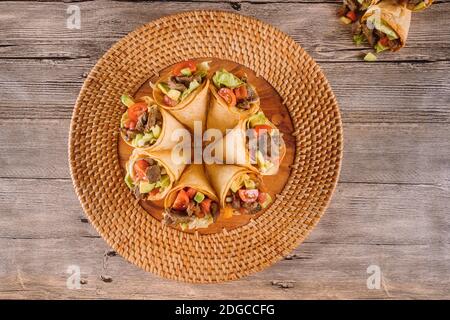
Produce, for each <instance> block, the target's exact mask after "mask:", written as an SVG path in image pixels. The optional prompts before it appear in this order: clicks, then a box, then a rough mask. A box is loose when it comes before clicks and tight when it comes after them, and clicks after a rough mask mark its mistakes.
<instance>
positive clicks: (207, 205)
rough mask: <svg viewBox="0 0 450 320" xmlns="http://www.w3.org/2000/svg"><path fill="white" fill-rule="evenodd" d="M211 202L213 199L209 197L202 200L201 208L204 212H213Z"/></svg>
mask: <svg viewBox="0 0 450 320" xmlns="http://www.w3.org/2000/svg"><path fill="white" fill-rule="evenodd" d="M211 203H212V200H211V199H209V198H205V199H203V201H202V202H200V208H201V209H202V211H203V213H204V214H209V213H210V212H211Z"/></svg>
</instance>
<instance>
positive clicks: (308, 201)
mask: <svg viewBox="0 0 450 320" xmlns="http://www.w3.org/2000/svg"><path fill="white" fill-rule="evenodd" d="M200 57H216V58H221V59H228V60H232V61H235V62H238V63H240V64H242V65H245V66H247V67H249V68H251V69H253V70H255V72H256V73H257V74H258V75H259V76H262V77H264V78H265V79H266V80H267V81H268V82H269V83H270V84H271V85H272V86H273V87H274V88H275V89H276V90H277V91H278V92H279V94H280V95H281V97H282V98H283V101H284V104H285V105H286V106H287V108H288V110H289V112H290V116H291V118H292V120H293V123H294V126H295V132H294V135H295V137H296V153H295V161H294V165H293V167H292V172H291V176H290V178H289V180H288V182H287V184H286V186H285V188H284V190H283V192H282V193H281V194H279V195H278V197H277V198H276V199H275V201H274V203H273V205H272V206H271V207H270V208H269V209H268V210H267V211H266V212H265V213H264V214H263V215H262V216H260V217H259V218H258V219H256V220H255V221H251V223H249V224H247V225H245V226H243V227H240V228H237V229H235V230H232V231H229V232H223V233H217V234H212V235H198V234H188V233H184V232H180V231H177V230H175V229H173V228H163V226H162V224H161V222H159V221H157V220H156V219H154V218H153V217H152V216H151V215H150V214H148V213H147V212H146V211H145V210H144V209H143V208H142V207H141V206H140V205H139V204H138V203H137V202H136V200H135V199H134V198H133V196H132V194H131V192H129V191H128V189H127V187H126V185H125V184H124V183H123V172H122V170H121V168H120V165H119V157H118V152H117V143H118V138H119V135H118V125H119V121H120V116H121V114H122V112H123V107H122V105H121V104H120V95H121V94H122V93H123V92H129V93H134V92H135V91H136V90H137V89H138V88H139V87H140V86H141V85H142V83H144V82H145V81H146V80H147V79H149V78H150V77H152V76H153V75H155V74H157V73H158V71H159V70H161V69H163V68H165V67H167V66H169V65H171V64H173V63H176V62H178V61H181V60H185V59H187V58H200ZM69 151H70V152H69V153H70V167H71V174H72V178H73V182H74V185H75V189H76V192H77V195H78V197H79V199H80V201H81V204H82V206H83V209H84V211H85V212H86V214H87V216H88V217H89V220H90V221H91V223H92V224H93V225H94V227H95V228H96V230H97V231H98V232H99V233H100V234H101V235H102V237H103V238H104V239H105V240H106V241H107V243H108V244H109V245H110V246H111V247H112V248H113V249H114V250H116V251H117V252H118V253H119V254H120V255H122V256H123V257H125V258H126V259H127V260H129V261H131V262H132V263H134V264H136V265H138V266H140V267H141V268H143V269H145V270H147V271H151V272H153V273H156V274H158V275H160V276H163V277H167V278H170V279H176V280H182V281H187V282H219V281H227V280H233V279H238V278H240V277H242V276H245V275H248V274H250V273H253V272H257V271H259V270H262V269H263V268H265V267H267V266H269V265H271V264H272V263H274V262H275V261H277V260H279V259H280V258H282V257H283V255H286V254H288V253H289V252H290V251H291V250H293V249H294V248H295V247H297V246H298V245H299V244H300V243H301V242H302V241H303V240H304V239H305V237H306V236H307V235H308V233H309V232H310V230H311V229H312V228H313V227H314V226H315V225H316V223H317V222H318V221H319V219H320V217H321V215H322V214H323V212H324V211H325V209H326V207H327V205H328V202H329V200H330V198H331V195H332V192H333V190H334V188H335V185H336V182H337V179H338V175H339V169H340V162H341V155H342V125H341V119H340V114H339V109H338V106H337V103H336V99H335V97H334V95H333V92H332V91H331V89H330V86H329V85H328V82H327V80H326V78H325V77H324V75H323V73H322V72H321V71H320V69H319V67H318V65H317V64H316V63H315V62H314V61H313V60H312V58H311V57H310V56H309V55H308V54H306V53H305V52H304V51H303V49H302V48H301V47H300V46H299V45H297V44H296V43H295V42H294V41H293V40H292V39H291V38H290V37H288V36H287V35H286V34H284V33H282V32H280V31H278V30H277V29H275V28H274V27H272V26H269V25H267V24H265V23H262V22H260V21H258V20H255V19H251V18H247V17H244V16H241V15H237V14H232V13H226V12H216V11H196V12H187V13H181V14H177V15H172V16H168V17H164V18H161V19H159V20H156V21H154V22H152V23H149V24H147V25H145V26H143V27H141V28H139V29H137V30H135V31H134V32H132V33H130V34H129V35H127V36H126V37H125V38H123V39H122V40H120V41H119V42H118V43H117V44H115V45H114V46H113V47H112V48H111V49H110V50H109V51H108V52H107V53H106V54H105V55H104V56H103V57H102V58H101V59H100V60H99V61H98V63H97V64H96V66H95V67H94V68H93V70H92V71H91V73H90V74H89V76H88V78H87V79H86V82H85V83H84V86H83V88H82V90H81V93H80V95H79V97H78V100H77V102H76V106H75V110H74V113H73V117H72V123H71V133H70V150H69Z"/></svg>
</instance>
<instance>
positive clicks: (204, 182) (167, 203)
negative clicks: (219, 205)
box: [164, 164, 219, 208]
mask: <svg viewBox="0 0 450 320" xmlns="http://www.w3.org/2000/svg"><path fill="white" fill-rule="evenodd" d="M186 187H191V188H194V189H195V190H197V191H200V192H201V193H203V194H205V195H206V196H208V197H209V198H210V199H211V200H213V201H216V202H219V199H218V198H217V196H216V192H215V191H214V189H213V187H212V186H211V184H210V183H209V181H208V178H207V177H206V173H205V168H204V167H203V165H201V164H191V165H189V166H188V167H187V168H186V169H185V170H184V172H183V174H182V175H181V177H180V179H179V180H178V182H177V183H176V184H175V186H174V187H173V188H172V190H170V192H169V193H168V194H167V197H166V199H165V200H164V208H170V207H171V206H172V204H173V202H174V201H175V198H176V196H177V194H178V191H180V190H181V189H183V188H186Z"/></svg>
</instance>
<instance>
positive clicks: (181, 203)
mask: <svg viewBox="0 0 450 320" xmlns="http://www.w3.org/2000/svg"><path fill="white" fill-rule="evenodd" d="M188 204H189V196H188V195H187V193H186V191H184V190H183V189H181V190H180V191H178V194H177V197H176V198H175V201H174V202H173V205H172V208H173V209H175V210H180V211H181V210H186V209H187V206H188Z"/></svg>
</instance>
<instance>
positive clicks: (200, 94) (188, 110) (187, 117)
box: [153, 77, 209, 133]
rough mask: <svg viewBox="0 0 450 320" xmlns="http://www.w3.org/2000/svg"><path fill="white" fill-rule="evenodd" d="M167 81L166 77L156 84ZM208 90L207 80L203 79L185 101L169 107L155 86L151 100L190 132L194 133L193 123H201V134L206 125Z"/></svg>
mask: <svg viewBox="0 0 450 320" xmlns="http://www.w3.org/2000/svg"><path fill="white" fill-rule="evenodd" d="M167 80H168V77H167V78H165V79H160V80H158V82H165V81H167ZM158 82H157V83H158ZM208 88H209V80H208V79H205V81H204V82H203V83H202V85H201V86H200V87H198V88H197V89H196V90H194V91H193V92H191V94H190V95H189V96H188V97H187V98H186V99H185V100H183V101H182V102H180V103H179V104H177V105H176V106H174V107H169V106H167V105H166V104H165V103H164V101H163V99H164V94H163V93H162V91H161V90H160V89H158V87H157V86H155V88H154V89H153V99H154V100H155V101H156V103H157V104H158V105H160V106H161V107H162V108H163V109H165V110H167V111H169V112H170V113H171V114H172V115H173V116H174V117H175V118H176V119H177V120H178V121H180V122H181V123H182V124H184V125H185V126H187V127H188V128H189V129H190V130H191V131H194V121H201V125H202V133H203V131H204V130H205V125H206V112H207V108H208V101H209V90H208Z"/></svg>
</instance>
